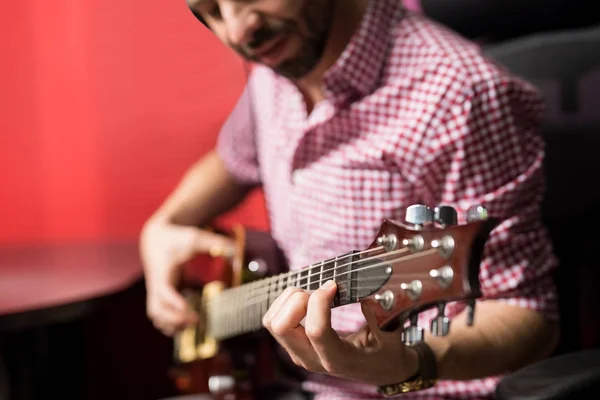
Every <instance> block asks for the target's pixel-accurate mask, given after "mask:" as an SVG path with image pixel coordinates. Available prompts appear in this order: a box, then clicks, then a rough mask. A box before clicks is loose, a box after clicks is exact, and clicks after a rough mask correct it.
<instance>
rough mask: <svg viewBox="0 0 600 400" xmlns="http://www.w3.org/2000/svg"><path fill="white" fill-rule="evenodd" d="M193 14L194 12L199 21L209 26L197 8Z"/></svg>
mask: <svg viewBox="0 0 600 400" xmlns="http://www.w3.org/2000/svg"><path fill="white" fill-rule="evenodd" d="M190 10H191V11H192V14H194V17H196V19H198V21H200V22H202V23H203V24H204V26H206V27H207V28H208V24H207V23H206V21H205V20H204V18H202V16H201V15H200V14H198V13H197V12H196V11H195V10H192V9H190Z"/></svg>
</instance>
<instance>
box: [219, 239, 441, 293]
mask: <svg viewBox="0 0 600 400" xmlns="http://www.w3.org/2000/svg"><path fill="white" fill-rule="evenodd" d="M403 250H404V249H402V250H396V251H393V252H389V253H385V254H383V256H392V255H396V254H397V253H401V252H403ZM435 252H437V250H436V249H429V250H425V251H423V252H421V253H418V254H410V255H408V256H401V257H396V258H395V259H391V260H384V262H380V263H376V264H372V265H367V266H365V267H361V268H357V269H354V270H350V271H346V272H342V273H340V274H337V275H336V276H335V278H336V279H337V278H339V277H340V276H344V275H348V274H352V273H355V272H359V271H366V270H369V269H373V268H378V267H381V266H385V265H387V264H388V263H389V262H396V261H399V260H404V261H406V260H407V259H413V258H416V257H421V256H423V255H427V254H431V253H435ZM374 258H376V257H372V258H367V259H364V260H361V261H362V262H365V261H370V260H372V259H374ZM377 258H378V259H380V258H381V257H377ZM337 269H339V267H338V268H334V269H331V270H327V271H323V272H330V271H335V270H337ZM299 272H301V271H293V272H292V273H295V274H298V273H299ZM287 274H289V273H287ZM287 274H282V275H287ZM317 275H321V279H318V280H315V281H312V282H309V281H308V277H309V276H308V275H307V276H305V277H304V276H300V275H297V276H296V278H298V277H300V279H296V281H304V280H307V283H306V284H300V285H299V286H294V287H298V288H301V289H310V286H311V285H315V284H321V283H322V282H324V281H328V280H333V278H334V277H333V276H331V277H327V278H322V273H315V274H312V275H310V276H317ZM278 276H279V275H278ZM356 280H357V279H356ZM352 281H353V280H352V279H350V280H349V281H348V282H352ZM272 283H275V282H271V283H269V284H268V285H263V286H259V287H256V288H252V289H253V290H254V293H253V292H252V291H249V290H247V291H246V293H245V294H252V295H254V294H255V292H256V289H261V290H262V289H267V292H261V293H259V294H258V296H264V295H266V294H268V293H269V292H274V290H271V287H270V286H283V285H284V282H283V280H281V282H280V283H281V285H280V284H279V283H275V285H273V284H272ZM251 285H252V284H249V285H248V286H251ZM286 286H287V284H286ZM244 289H245V286H239V287H236V288H232V289H229V290H227V291H223V292H221V296H219V297H221V298H223V297H222V296H224V297H226V296H228V295H229V294H230V293H231V294H234V293H235V294H238V293H242V292H244ZM219 297H217V298H213V299H209V301H214V300H216V299H219ZM246 300H248V299H246Z"/></svg>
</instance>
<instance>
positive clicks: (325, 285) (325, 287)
mask: <svg viewBox="0 0 600 400" xmlns="http://www.w3.org/2000/svg"><path fill="white" fill-rule="evenodd" d="M334 285H335V282H334V281H333V280H331V279H330V280H328V281H327V282H325V284H324V285H323V289H331V288H332V287H333V286H334Z"/></svg>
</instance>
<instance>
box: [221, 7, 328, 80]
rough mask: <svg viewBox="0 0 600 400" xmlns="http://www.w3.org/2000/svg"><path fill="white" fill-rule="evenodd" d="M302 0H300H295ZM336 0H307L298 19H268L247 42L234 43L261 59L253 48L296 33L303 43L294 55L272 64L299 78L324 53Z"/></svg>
mask: <svg viewBox="0 0 600 400" xmlns="http://www.w3.org/2000/svg"><path fill="white" fill-rule="evenodd" d="M296 1H299V0H296ZM333 3H334V0H306V1H305V2H304V5H303V7H302V10H301V13H300V17H299V19H298V20H291V19H284V20H281V21H265V23H264V24H263V25H262V26H261V27H260V28H259V29H257V30H256V31H255V32H254V34H253V37H252V40H251V41H250V43H249V44H248V45H247V46H231V47H232V48H233V49H234V50H235V51H236V52H237V53H238V54H240V56H242V57H243V58H244V59H246V60H248V61H251V62H259V60H258V59H257V58H256V57H254V56H253V55H252V50H253V49H258V48H260V47H261V46H262V45H263V44H264V43H266V42H269V41H271V40H273V39H276V38H280V37H283V36H284V35H289V36H297V37H298V38H300V41H301V43H302V45H301V46H300V50H299V51H298V53H297V54H295V55H294V56H292V57H290V58H288V59H286V60H283V61H282V62H281V63H280V64H279V65H277V66H274V67H272V69H273V71H275V73H277V74H279V75H281V76H284V77H286V78H288V79H291V80H298V79H301V78H302V77H304V76H306V75H307V74H308V73H309V72H310V71H312V70H313V69H314V68H315V66H316V65H317V64H318V63H319V61H320V60H321V58H322V57H323V53H324V51H325V46H326V44H327V39H328V38H329V31H330V29H331V24H332V14H333Z"/></svg>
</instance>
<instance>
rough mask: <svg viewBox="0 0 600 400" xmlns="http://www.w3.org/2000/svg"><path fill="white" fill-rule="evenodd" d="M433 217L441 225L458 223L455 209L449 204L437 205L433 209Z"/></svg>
mask: <svg viewBox="0 0 600 400" xmlns="http://www.w3.org/2000/svg"><path fill="white" fill-rule="evenodd" d="M433 219H434V220H435V222H437V223H438V224H440V225H442V226H450V225H456V224H457V223H458V216H457V213H456V210H455V209H454V208H453V207H451V206H437V207H436V208H435V209H434V210H433Z"/></svg>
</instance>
